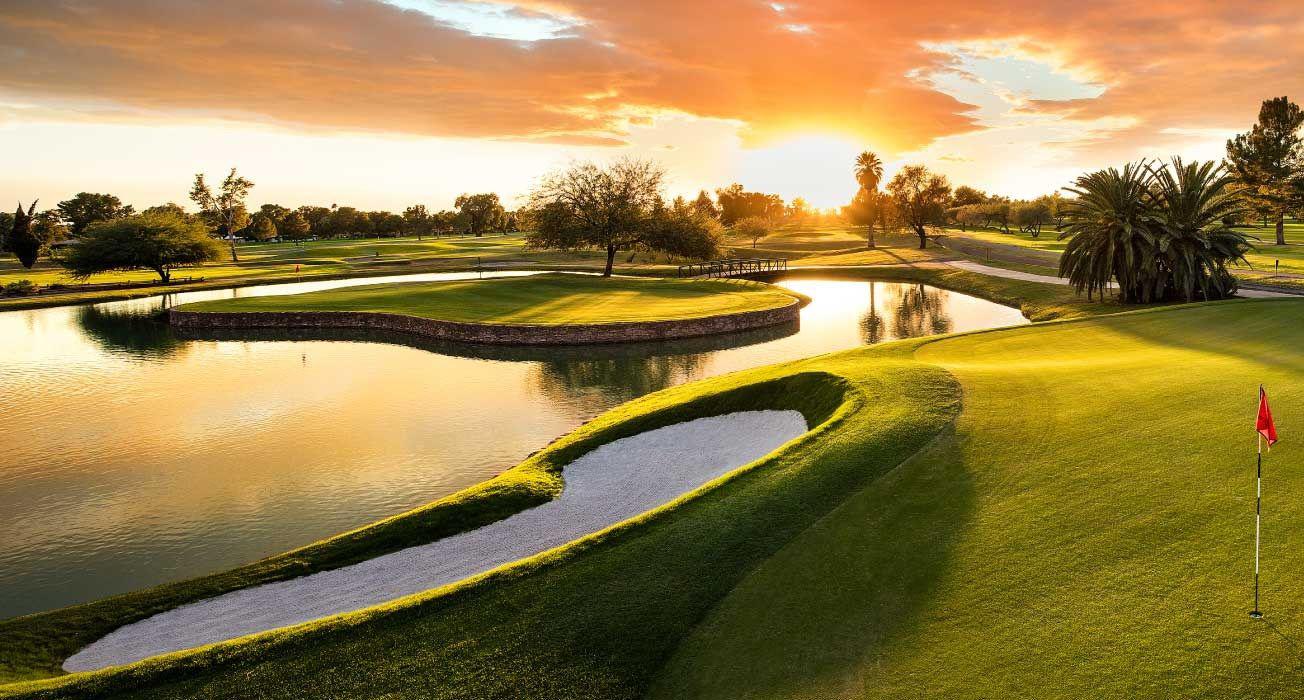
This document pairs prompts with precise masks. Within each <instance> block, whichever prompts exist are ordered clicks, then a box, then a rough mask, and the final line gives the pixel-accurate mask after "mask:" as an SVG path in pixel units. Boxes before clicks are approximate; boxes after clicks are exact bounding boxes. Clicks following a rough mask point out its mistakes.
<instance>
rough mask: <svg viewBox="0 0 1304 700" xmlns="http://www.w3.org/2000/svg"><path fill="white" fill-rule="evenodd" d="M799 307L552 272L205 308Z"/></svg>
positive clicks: (734, 292)
mask: <svg viewBox="0 0 1304 700" xmlns="http://www.w3.org/2000/svg"><path fill="white" fill-rule="evenodd" d="M796 301H798V298H797V297H796V296H795V295H793V294H792V293H791V292H785V291H784V290H782V289H779V288H777V287H771V286H769V285H764V284H758V283H755V282H747V281H743V280H718V279H717V280H678V279H666V278H638V277H618V278H614V279H604V278H601V277H597V276H594V275H571V274H562V273H549V274H540V275H529V276H525V277H506V278H502V279H489V280H457V281H447V282H396V283H390V284H377V285H364V286H360V287H348V288H344V289H332V290H327V291H321V292H309V293H307V294H278V295H272V296H262V297H245V298H240V297H237V298H234V299H222V300H218V301H206V302H199V303H195V304H187V305H185V306H182V307H178V310H181V311H192V312H200V313H204V312H207V313H214V312H216V313H258V312H278V311H280V312H285V311H307V312H314V311H317V312H320V311H351V312H369V313H388V314H401V315H406V316H416V317H419V318H429V319H437V320H443V321H454V322H459V323H482V324H531V325H544V326H563V325H570V324H578V323H585V324H597V323H634V322H640V321H673V320H683V319H694V318H704V317H708V316H720V315H724V314H735V313H740V312H745V311H764V310H767V309H775V308H781V307H784V306H788V305H791V304H793V303H794V302H796Z"/></svg>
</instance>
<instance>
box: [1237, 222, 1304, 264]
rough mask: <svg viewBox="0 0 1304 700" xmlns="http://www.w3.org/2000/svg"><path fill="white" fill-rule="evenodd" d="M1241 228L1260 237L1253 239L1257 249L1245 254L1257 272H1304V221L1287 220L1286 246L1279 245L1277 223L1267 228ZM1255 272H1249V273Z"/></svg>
mask: <svg viewBox="0 0 1304 700" xmlns="http://www.w3.org/2000/svg"><path fill="white" fill-rule="evenodd" d="M1240 230H1241V231H1242V232H1244V233H1247V234H1249V235H1251V236H1254V237H1255V238H1257V239H1258V240H1257V241H1253V242H1254V245H1255V250H1254V251H1252V252H1250V253H1249V254H1248V255H1246V256H1245V259H1246V260H1248V261H1249V262H1250V265H1252V266H1253V267H1254V270H1255V272H1257V273H1260V274H1264V273H1272V272H1282V273H1287V274H1293V275H1298V274H1304V222H1299V221H1287V222H1286V227H1285V234H1286V245H1284V246H1279V245H1277V229H1276V226H1275V225H1272V224H1270V225H1268V226H1267V227H1266V228H1259V227H1257V226H1246V227H1243V228H1241V229H1240ZM1278 263H1279V264H1278ZM1253 274H1254V273H1249V275H1253Z"/></svg>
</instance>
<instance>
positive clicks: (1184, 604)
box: [0, 300, 1304, 698]
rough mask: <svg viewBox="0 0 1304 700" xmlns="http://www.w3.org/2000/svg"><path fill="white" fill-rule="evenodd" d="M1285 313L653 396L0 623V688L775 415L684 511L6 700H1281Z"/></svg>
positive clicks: (1142, 326)
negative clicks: (390, 515)
mask: <svg viewBox="0 0 1304 700" xmlns="http://www.w3.org/2000/svg"><path fill="white" fill-rule="evenodd" d="M1302 312H1304V302H1301V301H1297V300H1252V301H1231V302H1221V303H1214V304H1202V305H1189V306H1179V307H1169V308H1164V309H1155V310H1147V311H1141V312H1136V313H1128V314H1120V315H1113V316H1105V317H1099V318H1095V319H1089V320H1080V321H1069V322H1061V323H1052V324H1039V325H1032V326H1025V327H1020V328H1016V329H1005V330H998V331H988V332H982V333H975V334H970V335H965V336H954V337H944V338H941V339H921V340H913V341H908V342H901V343H893V344H888V345H885V346H877V347H871V348H862V349H857V350H853V351H848V352H843V353H835V354H831V355H824V356H820V357H815V358H810V359H807V360H802V361H798V362H793V363H787V364H783V365H777V366H773V367H766V368H760V369H756V370H750V371H746V372H740V373H735V374H731V375H726V376H724V377H720V378H716V379H712V380H708V381H704V382H698V383H694V384H690V385H687V386H683V387H677V388H675V389H671V390H668V391H664V392H660V393H657V394H653V395H650V396H648V397H644V398H643V399H639V400H636V401H634V402H631V403H630V404H627V405H625V406H622V407H620V408H619V409H616V410H615V411H612V412H610V413H608V414H605V415H604V416H602V417H600V418H598V419H596V420H595V421H593V422H591V423H590V424H588V425H586V426H585V427H583V428H581V429H580V430H578V431H576V432H575V433H573V434H572V435H570V436H567V437H566V438H563V439H562V440H560V441H558V442H557V443H555V444H554V445H552V446H550V447H549V448H548V449H546V450H544V451H543V452H541V453H540V454H539V455H536V456H535V457H533V458H531V459H530V460H528V461H527V462H526V463H523V464H522V465H521V466H519V467H517V468H516V469H514V470H511V471H509V472H507V473H506V474H504V475H503V476H502V477H499V478H498V479H496V480H493V481H491V482H487V483H486V484H484V485H483V486H481V487H477V489H475V490H473V491H472V492H468V494H462V495H459V496H458V497H455V498H453V499H449V500H448V501H446V502H443V503H437V504H434V505H432V506H430V507H428V508H427V509H423V510H422V511H419V512H416V513H413V514H408V515H404V516H400V517H398V518H395V519H393V520H391V521H386V522H385V523H381V524H378V525H377V526H373V528H370V529H364V530H359V531H357V532H355V533H350V534H348V535H345V536H342V537H341V538H336V539H335V540H328V541H326V542H323V543H319V544H318V545H314V546H313V547H310V548H307V549H305V550H300V551H299V552H296V553H294V555H293V556H292V557H291V558H292V559H293V563H287V562H286V561H285V560H284V559H280V560H269V562H267V563H264V564H262V567H261V568H259V569H256V570H249V571H244V572H243V573H241V572H240V571H237V572H232V573H230V574H225V575H219V576H218V577H210V579H207V580H203V579H201V580H200V581H199V582H192V583H190V584H178V585H176V586H172V587H164V588H162V589H156V590H155V591H150V592H145V593H142V594H138V595H136V596H134V597H129V598H124V599H114V600H109V601H104V602H101V603H96V604H92V605H89V606H82V607H80V608H72V609H69V610H67V611H57V612H54V613H48V614H45V615H41V616H33V617H32V618H21V619H19V620H15V621H10V622H6V623H0V660H3V659H14V660H16V662H11V663H13V666H12V667H11V668H10V670H9V677H11V678H13V677H18V676H19V675H20V674H23V673H26V674H28V677H31V676H32V675H37V674H39V673H40V672H41V669H42V668H48V667H49V665H50V664H55V665H57V663H58V661H59V660H61V659H60V658H59V655H60V654H61V653H63V652H64V650H66V649H68V648H70V647H72V648H75V647H76V646H77V644H78V643H79V642H78V640H79V639H86V638H95V637H96V636H98V635H101V634H103V633H104V631H106V629H111V628H112V627H113V626H115V625H117V624H121V623H122V622H124V621H129V620H130V619H132V618H134V617H138V616H140V615H143V614H146V612H147V611H148V609H150V608H151V606H153V607H154V608H155V609H156V608H157V607H158V606H163V605H175V604H177V603H179V602H184V601H185V600H187V599H193V598H194V597H197V596H200V595H203V594H204V592H205V591H208V592H209V594H211V591H212V590H214V589H217V588H221V587H226V588H228V589H229V588H231V587H236V586H238V585H241V583H240V582H241V581H242V580H245V579H242V576H243V577H245V578H249V577H252V576H253V575H254V574H257V575H261V576H263V577H264V578H263V579H261V580H267V578H268V577H271V578H277V577H280V578H284V577H288V576H290V575H293V573H294V572H295V571H303V570H311V569H313V568H315V567H328V566H329V565H330V563H331V562H332V561H337V560H348V559H349V558H350V557H353V558H356V557H357V556H360V555H361V552H363V551H376V550H384V549H386V548H387V547H391V548H392V547H393V546H395V545H394V542H393V540H394V539H395V538H396V537H398V535H401V537H399V539H403V541H405V542H410V541H413V540H419V539H421V538H422V537H426V538H429V537H431V536H438V535H432V534H431V533H432V532H439V533H441V534H446V533H447V532H448V531H449V530H450V529H452V530H454V531H456V530H457V529H458V528H465V527H466V526H467V525H466V523H467V522H470V521H474V520H476V518H477V517H484V516H483V514H481V515H477V513H478V512H481V511H485V510H487V507H488V506H489V504H494V503H501V502H503V501H506V502H508V503H513V501H512V500H511V499H512V498H516V499H517V500H516V501H515V502H514V503H515V504H516V505H515V506H509V507H517V508H519V507H521V506H520V503H521V502H525V501H529V500H530V499H531V498H533V499H537V498H546V497H548V494H549V493H551V492H553V491H552V489H555V488H556V487H557V484H556V473H557V471H556V470H558V469H559V465H561V464H564V463H565V461H566V460H568V459H570V458H573V456H574V455H575V454H579V453H582V452H583V451H585V450H587V449H591V447H592V446H594V445H596V444H601V443H603V442H607V441H610V440H612V439H615V438H617V437H620V436H623V435H627V434H633V433H634V432H637V431H640V430H644V429H647V428H648V427H654V426H656V425H660V424H667V423H669V422H673V421H677V420H683V419H686V418H689V417H692V416H695V415H711V414H719V413H725V412H729V411H733V410H743V409H750V408H780V407H782V408H793V409H796V410H801V411H802V412H803V414H804V415H805V416H806V417H807V420H808V423H810V424H811V425H814V426H817V427H816V428H815V429H814V430H812V432H811V433H809V434H808V436H807V437H806V438H803V439H802V440H799V441H797V442H796V443H793V444H791V445H789V446H788V447H787V448H786V449H784V450H782V451H780V452H778V453H776V454H773V455H771V456H770V457H767V458H765V459H763V460H762V461H761V462H759V463H757V464H755V465H753V467H752V468H750V469H747V470H744V471H743V472H742V473H740V474H736V475H734V476H733V477H732V478H729V479H727V480H726V481H725V482H723V483H720V484H717V485H715V486H714V487H710V486H708V487H707V488H705V489H703V490H701V491H699V492H697V493H696V494H694V495H693V496H692V497H691V498H689V499H688V500H685V501H681V502H678V503H676V504H672V505H671V506H670V507H668V508H666V509H664V510H662V511H659V512H656V513H653V514H651V515H648V516H645V517H643V518H640V519H637V520H636V521H634V522H632V523H630V524H628V525H625V526H622V527H619V528H617V529H616V530H614V531H611V532H608V533H605V534H603V535H600V536H598V537H596V538H594V539H592V540H589V541H586V542H582V543H577V544H574V545H571V546H568V547H567V548H565V549H563V550H562V551H560V552H556V553H554V554H551V555H547V556H543V557H538V558H535V559H532V560H530V561H527V562H525V563H523V564H521V565H518V566H515V567H510V568H508V569H505V570H501V571H499V572H497V573H495V574H491V575H489V576H487V577H485V578H483V579H479V580H476V581H472V582H470V583H468V584H465V585H461V586H453V587H450V588H446V589H441V590H437V591H432V592H429V593H425V594H418V595H417V596H413V597H411V598H408V599H404V600H401V601H398V602H396V603H394V604H391V605H388V606H383V607H382V608H379V609H374V610H372V611H367V612H362V613H353V614H346V615H343V616H340V617H337V618H332V619H330V620H327V621H324V622H320V623H316V624H314V625H310V626H308V627H305V628H297V629H291V630H287V631H283V632H278V633H272V634H270V635H265V636H261V637H255V638H250V639H247V640H242V641H237V642H234V643H231V644H228V645H222V646H218V647H213V648H209V649H203V650H198V651H195V652H188V653H182V654H180V655H177V656H175V657H170V658H164V659H159V660H155V661H146V662H143V663H141V664H137V665H134V666H130V667H125V668H122V669H111V670H108V671H105V672H101V673H98V674H90V675H76V676H71V677H67V678H62V679H53V680H49V681H42V682H39V683H37V684H31V685H26V686H9V687H8V688H6V690H9V691H10V692H13V693H15V694H19V695H22V694H32V695H33V696H35V694H37V693H49V694H50V695H47V696H54V697H86V696H91V695H96V694H100V695H106V694H115V695H119V696H124V697H149V698H155V697H187V696H193V695H199V694H202V695H209V696H219V697H221V696H230V697H234V696H248V695H259V696H260V697H286V698H291V697H303V696H305V695H309V696H313V697H379V696H385V697H450V698H451V697H477V698H489V697H534V698H545V697H546V698H582V697H616V698H637V697H643V696H646V695H648V694H649V693H650V694H651V695H652V696H653V697H667V698H669V697H675V698H714V697H721V698H724V697H728V698H735V697H756V698H770V697H774V698H780V697H783V698H787V697H948V698H949V697H974V698H978V697H1009V696H1020V697H1043V698H1044V697H1050V698H1056V697H1063V698H1080V697H1189V696H1205V697H1293V696H1295V695H1296V694H1297V693H1298V688H1299V686H1300V682H1301V679H1302V678H1304V669H1302V668H1300V666H1301V663H1304V661H1302V660H1301V656H1300V654H1299V651H1298V645H1299V644H1300V641H1301V640H1304V603H1301V602H1300V601H1304V575H1299V574H1298V573H1297V572H1299V571H1301V570H1304V566H1302V565H1304V547H1301V546H1299V544H1298V543H1299V542H1300V541H1301V540H1304V498H1302V497H1301V495H1302V494H1304V470H1301V469H1300V468H1299V460H1298V458H1297V455H1298V452H1297V451H1296V450H1295V448H1292V447H1291V445H1293V444H1294V443H1293V442H1292V437H1291V435H1292V434H1293V433H1292V432H1291V430H1292V428H1291V426H1292V425H1296V424H1297V423H1298V422H1299V421H1298V419H1297V416H1298V413H1299V412H1298V410H1297V409H1296V408H1295V407H1296V406H1298V405H1299V404H1300V402H1301V400H1304V357H1302V356H1301V354H1300V351H1299V348H1300V347H1301V343H1302V342H1304V325H1302V324H1300V323H1299V318H1300V315H1301V313H1302ZM1260 382H1263V383H1264V384H1266V385H1267V387H1268V390H1269V392H1270V394H1271V396H1272V399H1273V402H1274V408H1275V410H1276V414H1277V422H1278V427H1279V429H1280V431H1281V434H1282V438H1283V442H1282V443H1281V445H1279V446H1278V447H1276V448H1274V449H1273V451H1272V453H1271V454H1270V455H1269V456H1268V457H1267V458H1266V461H1265V475H1266V478H1265V518H1264V532H1265V540H1264V550H1263V551H1264V562H1265V568H1264V573H1265V575H1264V586H1263V593H1264V606H1263V607H1264V609H1265V611H1266V613H1267V617H1266V618H1265V619H1264V620H1261V621H1253V620H1251V619H1250V618H1249V616H1248V615H1247V614H1246V613H1247V611H1248V609H1249V606H1250V602H1251V598H1250V596H1251V592H1252V590H1251V588H1250V584H1251V578H1250V574H1251V572H1252V552H1253V550H1252V547H1253V541H1254V532H1253V523H1254V520H1253V507H1254V461H1253V460H1254V453H1253V447H1254V434H1253V432H1252V420H1253V416H1254V407H1255V392H1256V389H1257V386H1258V384H1259V383H1260ZM961 400H962V403H961ZM527 492H529V493H533V494H534V495H532V496H528V497H526V496H521V495H520V494H522V493H527ZM513 494H517V495H515V496H513ZM500 507H501V506H500ZM477 508H478V509H480V510H479V511H478V510H477ZM441 513H453V514H454V515H455V516H456V517H453V518H452V519H449V518H441V517H440V516H439V514H441ZM431 523H433V524H434V525H433V526H432V525H431ZM332 557H335V559H334V560H333V559H332ZM277 567H280V568H277ZM223 576H225V578H222V577H223ZM142 611H145V612H142ZM51 640H53V641H51ZM68 653H71V652H68ZM42 664H45V665H44V666H43V665H42ZM3 692H4V691H0V694H3Z"/></svg>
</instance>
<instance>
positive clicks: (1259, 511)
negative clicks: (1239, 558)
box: [1250, 434, 1263, 619]
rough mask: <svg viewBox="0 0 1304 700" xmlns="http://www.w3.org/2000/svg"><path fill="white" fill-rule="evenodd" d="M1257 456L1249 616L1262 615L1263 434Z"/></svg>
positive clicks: (1259, 438)
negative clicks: (1252, 602)
mask: <svg viewBox="0 0 1304 700" xmlns="http://www.w3.org/2000/svg"><path fill="white" fill-rule="evenodd" d="M1257 442H1258V444H1259V457H1258V465H1257V466H1256V467H1255V479H1254V481H1255V483H1254V487H1255V488H1254V609H1253V610H1251V611H1250V617H1253V618H1255V619H1258V618H1260V617H1263V613H1261V612H1259V522H1260V520H1261V519H1262V518H1263V435H1262V434H1259V436H1258V440H1257Z"/></svg>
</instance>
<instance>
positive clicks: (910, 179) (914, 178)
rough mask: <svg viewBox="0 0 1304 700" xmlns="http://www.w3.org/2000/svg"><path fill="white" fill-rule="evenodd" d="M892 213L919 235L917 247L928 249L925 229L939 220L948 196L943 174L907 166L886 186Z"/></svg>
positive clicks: (920, 167) (920, 166)
mask: <svg viewBox="0 0 1304 700" xmlns="http://www.w3.org/2000/svg"><path fill="white" fill-rule="evenodd" d="M887 191H888V194H890V195H891V196H892V202H893V204H894V205H895V209H896V214H897V216H898V217H900V219H901V222H902V223H903V224H905V225H906V226H908V227H910V229H911V230H913V231H914V233H915V235H916V236H919V248H920V250H923V249H924V248H927V247H928V228H927V227H929V226H936V225H938V224H940V223H941V222H942V220H943V217H944V215H945V211H946V205H947V203H948V201H949V197H950V195H951V185H950V184H949V183H948V182H947V181H946V176H945V175H938V174H935V173H930V172H928V168H926V167H924V166H922V165H907V166H906V167H904V168H902V169H901V171H900V172H898V173H897V174H896V176H895V177H893V178H892V181H891V182H889V183H888V184H887Z"/></svg>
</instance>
